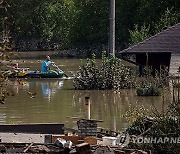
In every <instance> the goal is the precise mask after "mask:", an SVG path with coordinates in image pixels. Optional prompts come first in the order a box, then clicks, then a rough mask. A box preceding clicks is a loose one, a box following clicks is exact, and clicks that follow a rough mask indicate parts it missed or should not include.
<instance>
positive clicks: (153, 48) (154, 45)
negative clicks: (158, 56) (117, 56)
mask: <svg viewBox="0 0 180 154" xmlns="http://www.w3.org/2000/svg"><path fill="white" fill-rule="evenodd" d="M144 52H172V53H177V52H179V53H180V23H178V24H176V25H174V26H172V27H169V28H167V29H166V30H164V31H162V32H160V33H158V34H156V35H154V36H152V37H150V38H149V39H146V40H144V41H143V42H140V43H138V44H137V45H134V46H131V47H129V48H127V49H125V50H122V51H120V52H119V53H144Z"/></svg>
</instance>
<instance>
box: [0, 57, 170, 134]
mask: <svg viewBox="0 0 180 154" xmlns="http://www.w3.org/2000/svg"><path fill="white" fill-rule="evenodd" d="M54 61H55V62H56V63H57V65H58V66H59V67H60V68H61V69H62V70H64V71H65V72H66V74H68V75H69V76H71V77H72V76H73V74H74V73H75V72H76V71H77V70H78V67H79V65H80V60H79V59H61V60H54ZM18 62H19V65H20V67H29V68H30V70H35V69H38V70H40V67H41V61H40V60H18ZM10 84H11V87H10V89H11V90H13V91H15V96H10V97H8V98H7V100H6V103H5V104H0V123H64V124H65V126H66V127H70V128H76V127H77V126H76V121H77V119H78V118H84V117H85V106H84V98H85V96H90V98H91V118H92V119H98V120H103V123H101V124H99V127H103V128H108V129H111V130H114V131H122V130H124V129H125V128H127V127H128V125H129V124H128V121H127V118H126V116H125V114H126V113H127V111H128V110H129V107H131V108H135V107H137V108H141V107H144V108H145V109H150V108H151V107H152V106H154V107H156V109H157V110H159V111H162V110H165V109H166V108H167V105H168V101H165V102H164V101H163V98H162V96H161V97H138V96H136V93H135V91H134V90H121V91H120V92H118V93H117V92H113V91H110V90H108V91H107V90H105V91H102V90H91V91H85V90H74V88H73V79H28V80H24V82H23V84H22V85H20V84H18V82H17V81H16V80H11V81H10ZM28 92H36V93H37V94H36V95H35V98H31V97H30V95H29V94H28ZM168 97H169V96H167V98H168Z"/></svg>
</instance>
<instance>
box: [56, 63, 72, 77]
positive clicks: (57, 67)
mask: <svg viewBox="0 0 180 154" xmlns="http://www.w3.org/2000/svg"><path fill="white" fill-rule="evenodd" d="M53 65H54V67H56V68H57V69H58V70H61V69H60V68H59V67H58V66H57V65H56V64H53ZM64 76H65V77H66V78H68V77H69V76H68V75H67V74H65V73H64Z"/></svg>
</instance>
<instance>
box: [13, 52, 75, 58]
mask: <svg viewBox="0 0 180 154" xmlns="http://www.w3.org/2000/svg"><path fill="white" fill-rule="evenodd" d="M46 55H49V56H50V57H51V58H75V57H76V56H75V54H73V53H72V51H70V50H62V51H29V52H14V56H13V58H14V59H44V57H45V56H46Z"/></svg>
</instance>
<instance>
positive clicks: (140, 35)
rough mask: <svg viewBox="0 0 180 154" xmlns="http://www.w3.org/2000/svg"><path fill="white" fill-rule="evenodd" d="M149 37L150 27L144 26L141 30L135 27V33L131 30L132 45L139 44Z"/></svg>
mask: <svg viewBox="0 0 180 154" xmlns="http://www.w3.org/2000/svg"><path fill="white" fill-rule="evenodd" d="M149 37H150V34H149V27H147V28H146V26H145V25H144V26H142V27H141V28H140V30H139V29H138V25H135V29H134V30H133V31H131V30H130V38H131V44H132V45H134V44H137V43H139V42H141V41H143V40H145V39H147V38H149Z"/></svg>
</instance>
